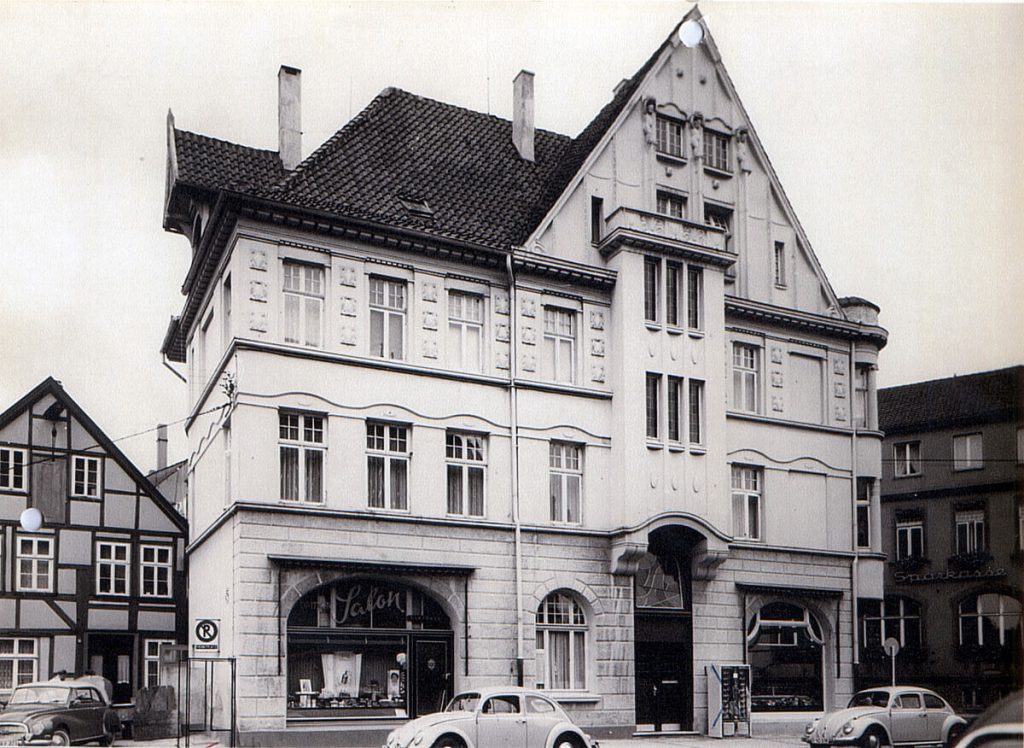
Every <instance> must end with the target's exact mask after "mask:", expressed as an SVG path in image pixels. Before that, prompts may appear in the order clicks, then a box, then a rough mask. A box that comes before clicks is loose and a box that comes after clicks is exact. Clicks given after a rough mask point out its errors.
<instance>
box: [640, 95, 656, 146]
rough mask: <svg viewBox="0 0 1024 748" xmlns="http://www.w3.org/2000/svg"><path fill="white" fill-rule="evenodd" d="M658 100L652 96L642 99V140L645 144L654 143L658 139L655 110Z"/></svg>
mask: <svg viewBox="0 0 1024 748" xmlns="http://www.w3.org/2000/svg"><path fill="white" fill-rule="evenodd" d="M657 109H658V102H657V101H655V99H654V97H653V96H650V97H648V98H647V99H645V100H644V124H643V127H644V142H645V143H647V145H654V144H655V142H657V139H658V130H657V119H656V116H655V115H656V112H657Z"/></svg>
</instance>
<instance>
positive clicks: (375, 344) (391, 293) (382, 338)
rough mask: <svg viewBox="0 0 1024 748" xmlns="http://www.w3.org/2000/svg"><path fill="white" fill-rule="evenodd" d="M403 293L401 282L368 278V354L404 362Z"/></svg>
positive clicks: (403, 287) (404, 305)
mask: <svg viewBox="0 0 1024 748" xmlns="http://www.w3.org/2000/svg"><path fill="white" fill-rule="evenodd" d="M405 316H406V293H405V283H404V282H403V281H396V280H389V279H387V278H375V277H371V278H370V355H371V356H376V357H377V358H386V359H390V360H392V361H404V360H405Z"/></svg>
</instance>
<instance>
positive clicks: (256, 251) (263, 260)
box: [249, 247, 267, 270]
mask: <svg viewBox="0 0 1024 748" xmlns="http://www.w3.org/2000/svg"><path fill="white" fill-rule="evenodd" d="M249 267H251V268H252V269H253V270H266V269H267V251H266V250H265V249H260V248H259V247H253V248H252V249H250V250H249Z"/></svg>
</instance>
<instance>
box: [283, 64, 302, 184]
mask: <svg viewBox="0 0 1024 748" xmlns="http://www.w3.org/2000/svg"><path fill="white" fill-rule="evenodd" d="M301 80H302V71H301V70H299V69H298V68H292V67H288V66H287V65H282V66H281V69H280V70H279V71H278V72H277V151H278V153H279V154H280V156H281V164H282V165H283V166H284V168H286V169H289V170H290V169H294V168H295V167H296V166H298V165H299V162H300V161H301V160H302V99H301V93H302V92H301V86H300V83H301Z"/></svg>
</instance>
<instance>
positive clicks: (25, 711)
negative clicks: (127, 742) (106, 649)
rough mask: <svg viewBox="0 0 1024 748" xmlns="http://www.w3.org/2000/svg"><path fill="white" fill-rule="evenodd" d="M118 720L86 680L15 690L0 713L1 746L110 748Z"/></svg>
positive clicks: (94, 686)
mask: <svg viewBox="0 0 1024 748" xmlns="http://www.w3.org/2000/svg"><path fill="white" fill-rule="evenodd" d="M118 727H119V725H118V718H117V714H116V713H115V712H114V710H113V709H111V708H110V704H109V703H108V702H107V698H106V695H105V694H104V693H102V692H101V691H100V689H98V688H97V687H96V685H95V683H93V682H90V681H86V680H53V681H47V682H43V683H28V684H26V685H23V686H18V687H17V688H16V689H14V693H13V694H11V700H10V701H8V702H7V706H6V707H5V708H4V710H3V711H2V712H0V745H78V744H81V743H92V742H98V743H99V744H100V745H111V744H112V743H113V742H114V736H115V735H116V734H117V731H118Z"/></svg>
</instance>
